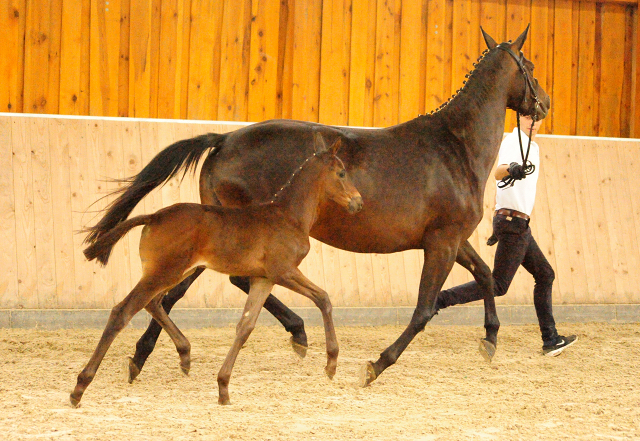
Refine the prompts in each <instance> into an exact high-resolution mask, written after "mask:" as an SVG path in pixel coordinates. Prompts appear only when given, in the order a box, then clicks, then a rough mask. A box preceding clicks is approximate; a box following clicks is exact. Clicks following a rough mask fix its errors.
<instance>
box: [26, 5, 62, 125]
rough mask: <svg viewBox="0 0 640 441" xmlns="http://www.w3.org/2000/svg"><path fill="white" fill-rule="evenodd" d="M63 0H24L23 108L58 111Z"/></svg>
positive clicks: (42, 111)
mask: <svg viewBox="0 0 640 441" xmlns="http://www.w3.org/2000/svg"><path fill="white" fill-rule="evenodd" d="M61 15H62V0H27V19H26V31H25V58H24V64H25V68H24V102H25V105H24V111H26V112H31V113H57V112H58V100H59V93H60V56H59V55H60V25H61Z"/></svg>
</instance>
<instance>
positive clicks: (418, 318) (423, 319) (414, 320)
mask: <svg viewBox="0 0 640 441" xmlns="http://www.w3.org/2000/svg"><path fill="white" fill-rule="evenodd" d="M434 314H435V312H434V311H428V310H426V309H425V310H420V311H418V310H416V311H414V313H413V317H411V322H410V323H409V327H410V328H411V329H412V330H413V331H414V332H415V333H416V334H417V333H418V332H422V331H424V328H425V326H427V323H429V320H431V318H432V317H433V316H434Z"/></svg>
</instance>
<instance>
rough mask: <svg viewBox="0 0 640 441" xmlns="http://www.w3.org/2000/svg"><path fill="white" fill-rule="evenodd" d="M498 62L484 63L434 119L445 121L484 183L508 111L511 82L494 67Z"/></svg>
mask: <svg viewBox="0 0 640 441" xmlns="http://www.w3.org/2000/svg"><path fill="white" fill-rule="evenodd" d="M492 55H493V56H494V57H495V56H497V55H498V54H492ZM497 62H498V60H483V61H482V62H481V64H480V65H478V68H477V70H476V71H475V72H474V73H473V75H472V76H471V77H470V78H469V81H468V83H467V84H466V85H465V87H464V88H463V89H462V90H461V92H459V93H458V94H457V95H455V96H454V97H453V98H452V100H451V101H450V102H449V104H447V105H446V106H445V107H444V108H443V109H442V110H440V111H439V112H437V113H435V114H434V115H432V117H433V118H434V119H435V120H438V119H441V122H442V124H443V125H444V126H446V127H447V128H448V130H449V132H450V133H451V135H452V137H453V138H455V139H454V142H456V143H457V144H459V145H460V147H461V148H463V149H464V150H466V153H467V158H468V160H469V161H470V162H471V165H472V168H473V170H475V171H476V172H477V173H478V174H479V177H481V178H483V179H486V177H485V175H486V176H488V173H489V172H490V170H491V168H492V167H493V164H494V162H495V159H496V156H497V155H498V150H499V148H500V141H501V140H502V135H503V132H504V123H505V117H506V110H507V99H508V87H509V79H508V76H507V75H506V74H505V73H504V72H500V69H496V68H494V67H493V66H495V65H496V63H497ZM506 68H508V67H502V69H506Z"/></svg>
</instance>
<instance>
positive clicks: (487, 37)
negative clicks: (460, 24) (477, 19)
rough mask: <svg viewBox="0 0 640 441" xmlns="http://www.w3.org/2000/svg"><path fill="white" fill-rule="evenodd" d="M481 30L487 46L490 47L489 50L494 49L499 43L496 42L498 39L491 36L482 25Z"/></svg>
mask: <svg viewBox="0 0 640 441" xmlns="http://www.w3.org/2000/svg"><path fill="white" fill-rule="evenodd" d="M480 30H481V31H482V36H483V37H484V42H485V43H487V47H488V48H489V50H491V49H493V48H494V47H496V46H497V45H498V43H496V41H495V40H494V39H493V38H491V35H489V34H487V33H486V32H485V31H484V29H482V26H480Z"/></svg>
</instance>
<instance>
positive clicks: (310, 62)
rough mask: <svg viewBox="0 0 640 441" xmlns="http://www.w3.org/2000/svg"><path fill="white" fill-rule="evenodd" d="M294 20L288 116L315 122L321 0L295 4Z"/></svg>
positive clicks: (318, 80)
mask: <svg viewBox="0 0 640 441" xmlns="http://www.w3.org/2000/svg"><path fill="white" fill-rule="evenodd" d="M294 21H295V23H294V27H295V29H294V37H293V38H294V40H293V93H292V112H291V113H292V114H291V117H292V118H294V119H300V120H303V121H318V116H319V114H318V107H319V100H320V53H321V52H320V45H321V41H322V40H321V34H322V0H308V1H305V2H299V3H296V5H295V11H294ZM314 280H315V279H314ZM318 280H320V279H318Z"/></svg>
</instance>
